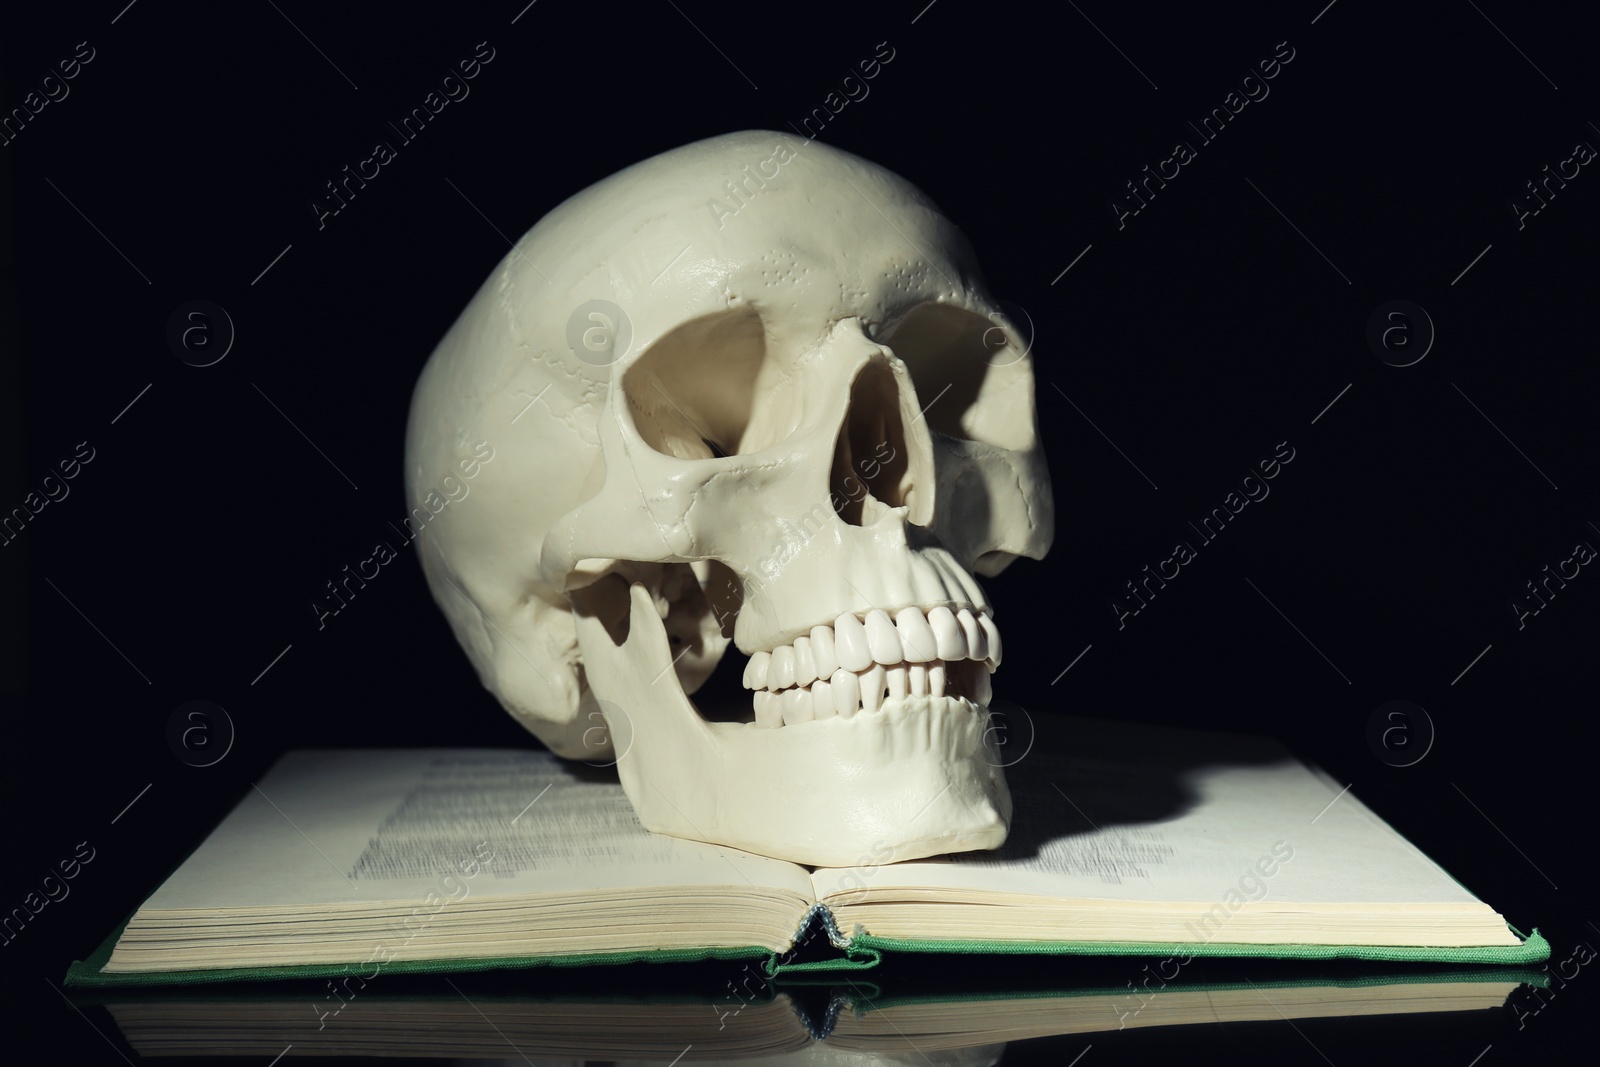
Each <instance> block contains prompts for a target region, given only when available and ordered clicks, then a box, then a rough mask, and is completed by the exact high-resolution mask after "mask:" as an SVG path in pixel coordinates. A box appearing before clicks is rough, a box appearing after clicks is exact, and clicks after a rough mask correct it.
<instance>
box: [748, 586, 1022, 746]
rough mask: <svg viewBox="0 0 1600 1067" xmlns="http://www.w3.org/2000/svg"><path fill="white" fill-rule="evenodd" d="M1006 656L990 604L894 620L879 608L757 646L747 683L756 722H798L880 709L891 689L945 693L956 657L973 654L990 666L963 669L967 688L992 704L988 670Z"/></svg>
mask: <svg viewBox="0 0 1600 1067" xmlns="http://www.w3.org/2000/svg"><path fill="white" fill-rule="evenodd" d="M1000 658H1001V649H1000V631H999V630H997V629H995V625H994V621H993V620H992V619H990V618H989V616H988V615H987V614H986V613H984V612H983V611H978V612H974V611H972V610H971V609H970V608H960V609H958V610H955V611H952V610H951V609H950V608H948V607H942V606H941V607H936V608H931V609H927V610H926V611H924V609H922V608H919V607H914V606H913V607H905V608H901V609H900V610H899V611H898V612H896V613H895V615H894V617H893V618H892V619H891V618H890V617H889V614H888V612H886V611H884V610H882V609H881V608H874V609H872V610H871V611H869V612H867V613H866V617H865V619H862V618H860V617H858V616H856V615H855V614H853V613H851V612H846V613H844V614H843V615H840V616H839V617H838V618H837V619H835V620H834V622H833V625H831V626H828V625H823V626H815V627H812V630H811V633H810V634H809V635H808V636H805V637H798V638H796V639H795V640H794V642H793V643H792V644H788V645H780V646H779V647H777V648H774V649H772V650H771V651H770V652H757V653H755V654H754V655H752V656H751V657H750V662H749V663H748V664H747V665H746V666H745V671H744V684H745V687H746V688H747V689H753V690H756V693H755V697H754V704H755V721H756V725H757V726H782V725H785V724H788V725H794V724H796V723H800V722H810V721H812V720H813V719H822V718H828V717H831V716H833V715H836V714H837V715H841V716H844V717H849V716H851V715H854V714H855V713H856V712H857V711H859V710H863V709H864V710H867V711H875V710H877V709H878V707H880V706H881V704H882V703H883V700H884V697H885V695H887V697H888V698H889V699H890V700H900V699H904V698H905V697H907V696H934V697H942V696H945V688H946V685H947V684H950V683H954V682H956V678H955V677H954V676H952V674H951V673H950V671H951V668H952V664H958V663H960V662H961V661H967V660H974V661H979V662H982V663H983V665H984V667H985V668H986V670H978V669H976V668H974V669H973V670H972V671H971V672H970V677H969V676H968V672H965V671H963V672H962V673H961V678H962V681H963V683H964V685H965V686H966V688H968V689H970V690H971V692H967V693H964V694H963V695H964V696H966V697H969V698H971V699H972V700H973V701H975V702H976V703H980V704H986V703H987V702H988V697H989V693H988V690H989V685H988V677H987V676H988V674H989V673H992V672H993V671H995V670H996V669H997V668H999V666H1000Z"/></svg>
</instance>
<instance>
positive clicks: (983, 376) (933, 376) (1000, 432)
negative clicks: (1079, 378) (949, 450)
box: [883, 304, 1037, 451]
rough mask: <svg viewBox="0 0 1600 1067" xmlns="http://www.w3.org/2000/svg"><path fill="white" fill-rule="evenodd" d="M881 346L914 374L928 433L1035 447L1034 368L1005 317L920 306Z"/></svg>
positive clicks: (892, 329)
mask: <svg viewBox="0 0 1600 1067" xmlns="http://www.w3.org/2000/svg"><path fill="white" fill-rule="evenodd" d="M883 343H884V345H885V346H886V347H887V348H888V349H889V350H890V351H892V352H893V353H894V354H895V355H896V356H898V357H900V359H901V360H902V361H903V362H904V363H905V365H906V368H907V369H908V370H909V371H910V372H911V382H912V385H913V386H915V388H916V390H917V399H918V401H919V402H920V403H921V404H922V405H923V409H924V412H923V417H924V418H925V419H926V420H927V423H928V426H929V428H930V429H932V430H935V431H937V432H939V433H942V434H944V435H945V436H946V437H953V438H956V439H958V440H964V441H976V442H978V443H980V444H986V445H994V446H995V447H997V448H1006V449H1011V450H1013V451H1024V450H1026V449H1029V448H1032V447H1033V446H1034V443H1035V441H1036V440H1037V427H1036V426H1035V422H1034V416H1033V365H1032V363H1031V361H1030V360H1029V358H1028V343H1027V340H1026V339H1025V338H1023V337H1021V336H1018V334H1017V332H1016V330H1015V329H1014V327H1013V326H1012V325H1011V324H1010V323H1008V322H1007V320H1006V318H1005V316H1003V315H1000V314H998V313H997V314H994V315H987V316H986V315H982V314H979V313H978V312H976V311H969V310H967V309H966V308H959V307H954V306H952V305H950V304H919V305H918V306H916V307H914V308H912V309H911V310H910V311H909V312H907V313H906V314H905V316H904V317H903V318H901V319H900V320H899V321H898V322H896V323H894V324H893V325H892V326H890V328H889V330H888V333H887V336H886V337H885V338H884V341H883Z"/></svg>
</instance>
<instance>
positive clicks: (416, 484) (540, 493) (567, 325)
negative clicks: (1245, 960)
mask: <svg viewBox="0 0 1600 1067" xmlns="http://www.w3.org/2000/svg"><path fill="white" fill-rule="evenodd" d="M1037 430H1038V427H1037V422H1036V418H1035V414H1034V405H1033V372H1032V365H1031V361H1030V358H1029V354H1028V351H1027V347H1026V342H1025V339H1024V338H1022V337H1020V336H1019V335H1018V332H1017V331H1016V330H1014V329H1013V328H1012V327H1011V325H1010V323H1009V322H1008V321H1007V320H1006V319H1005V318H1004V316H1003V315H1002V313H1001V312H1000V308H999V305H997V304H996V303H995V301H994V300H993V299H991V298H990V296H989V295H988V293H987V292H986V290H985V288H984V283H983V281H982V278H981V275H980V273H979V270H978V266H977V263H976V262H975V260H974V257H973V255H972V252H971V249H970V247H969V246H968V244H967V242H966V240H965V238H964V237H963V236H962V235H961V233H960V231H958V230H957V229H956V227H955V226H954V225H953V224H952V223H951V222H949V220H947V219H946V218H945V217H944V216H943V215H941V214H940V213H939V211H938V209H937V208H936V207H935V206H934V205H933V203H932V202H930V201H929V200H928V198H927V197H926V196H925V195H924V194H923V193H921V192H920V191H919V190H917V189H916V188H914V187H913V186H912V185H910V184H909V183H907V182H906V181H904V180H903V179H901V178H899V177H897V176H896V175H894V174H892V173H890V172H889V171H887V170H885V169H883V168H882V167H879V166H876V165H874V164H872V163H868V162H866V161H865V160H862V159H860V158H858V157H856V156H852V155H849V154H847V153H845V152H841V151H838V150H836V149H833V148H829V147H828V146H826V145H823V144H820V143H816V142H803V141H800V140H799V139H798V138H794V137H791V136H789V135H785V134H776V133H765V132H746V133H737V134H729V135H726V136H722V137H716V138H712V139H710V140H706V141H701V142H698V143H696V144H692V145H688V146H686V147H683V148H679V149H677V150H675V151H671V152H667V153H664V154H662V155H659V156H656V157H654V158H652V159H648V160H646V161H644V162H643V163H639V164H637V165H635V166H632V167H629V168H628V169H626V170H624V171H622V172H620V173H618V174H615V175H613V176H611V177H610V178H607V179H605V180H604V181H601V182H599V183H597V184H595V185H593V186H591V187H590V188H588V189H586V190H584V191H583V192H581V193H579V194H577V195H576V196H574V197H572V198H571V199H569V200H567V201H566V202H565V203H563V204H561V205H560V206H559V207H557V208H556V209H555V210H553V211H551V212H550V213H549V214H548V215H546V216H545V217H544V218H543V219H542V220H540V222H539V223H538V225H536V226H535V227H534V228H533V229H532V230H530V231H529V232H528V233H527V234H526V235H525V236H524V237H523V238H522V240H521V241H519V242H518V243H517V246H516V247H515V248H514V249H513V250H512V252H511V253H510V254H509V255H508V256H507V257H506V258H505V260H504V261H503V262H502V263H501V264H500V266H499V268H498V269H497V270H496V271H495V273H494V274H493V275H492V276H491V277H490V278H489V279H488V281H487V282H485V283H484V285H483V287H482V288H481V289H480V290H479V292H478V294H477V296H476V297H475V298H474V299H473V301H472V302H471V303H470V304H469V305H468V306H467V308H466V310H465V311H464V312H463V313H462V315H461V317H460V319H459V320H458V321H457V322H456V324H455V325H454V327H452V329H451V330H450V332H449V334H448V335H447V336H446V337H445V338H444V340H443V341H442V342H441V343H440V344H439V347H438V349H437V350H436V351H435V352H434V353H433V356H432V358H431V359H430V360H429V362H428V365H427V367H426V369H425V370H424V371H423V374H422V377H421V380H420V381H419V383H418V385H417V390H416V395H415V398H414V400H413V403H412V410H411V420H410V426H409V429H408V441H407V456H406V478H407V488H408V494H409V497H410V502H411V504H412V505H413V508H414V511H413V515H414V517H415V519H414V521H415V523H416V524H418V525H421V526H422V527H423V533H422V535H421V537H420V540H419V546H420V552H421V559H422V564H423V569H424V571H425V572H426V574H427V577H428V582H429V585H430V587H431V588H432V590H433V595H434V598H435V599H436V600H437V601H438V603H439V605H440V607H441V608H442V609H443V610H444V612H445V614H446V615H447V616H448V617H449V620H450V623H451V626H452V627H453V628H454V630H455V634H456V636H457V638H458V639H459V640H460V642H461V644H462V645H463V646H464V647H465V648H466V650H467V653H468V655H469V656H470V657H471V659H472V662H473V664H474V665H475V666H476V667H477V669H478V673H479V676H480V678H481V679H482V680H483V683H484V685H485V686H487V687H488V688H489V690H490V691H491V692H493V693H494V694H495V696H496V697H498V698H499V700H500V702H501V703H502V704H503V705H504V706H505V707H506V709H507V710H508V711H510V712H511V713H512V715H514V716H515V717H516V718H517V719H518V720H520V721H521V722H522V723H523V725H525V726H526V727H527V728H528V729H529V730H531V731H533V732H534V733H535V734H536V735H538V737H539V738H540V739H541V740H542V741H544V742H545V744H547V745H548V746H549V747H550V748H551V749H552V750H553V751H555V752H556V753H558V754H560V755H563V756H568V757H574V758H586V759H589V760H597V759H605V758H608V757H610V756H611V755H612V753H613V751H614V752H615V753H619V754H620V756H619V757H618V758H617V766H618V772H619V774H620V777H621V781H622V784H623V787H624V789H625V790H626V792H627V795H628V797H629V799H630V800H631V801H632V803H633V806H634V808H635V810H636V811H637V812H638V814H639V817H640V819H641V821H642V822H643V823H644V824H645V826H647V827H648V828H650V829H651V830H654V831H657V832H660V833H666V834H672V835H675V836H678V837H685V838H692V839H697V840H703V841H711V842H716V843H721V844H726V845H732V846H735V847H738V848H741V849H746V850H749V851H752V852H758V853H762V854H765V855H770V856H776V857H780V858H784V859H790V860H794V861H797V862H802V863H812V864H819V865H847V864H862V863H886V862H891V861H895V860H903V859H914V858H918V857H923V856H930V855H938V854H942V853H947V852H957V851H963V850H968V849H978V848H993V847H996V846H998V845H999V844H1000V843H1001V842H1003V841H1004V839H1005V835H1006V830H1007V826H1008V824H1009V821H1010V814H1011V810H1010V809H1011V802H1010V795H1009V793H1008V792H1007V790H1006V785H1005V779H1004V775H1003V773H1002V771H1001V769H1000V766H999V764H1000V762H1001V761H1000V759H999V757H998V755H997V752H996V748H995V745H994V744H993V742H992V739H991V736H990V735H991V731H990V730H989V712H988V706H987V705H988V700H989V680H988V673H989V672H990V671H992V670H993V669H994V668H995V667H997V666H998V665H999V662H1000V641H999V635H998V633H997V631H996V630H995V629H994V625H993V622H992V621H991V614H992V612H991V609H990V607H989V605H988V602H987V601H986V600H985V598H984V594H983V592H982V590H981V589H980V588H979V587H978V584H977V582H976V581H975V580H974V578H973V577H972V573H973V572H977V573H979V574H983V575H993V574H996V573H998V572H999V571H1000V570H1001V569H1002V568H1003V567H1005V566H1006V565H1007V564H1008V563H1010V562H1011V560H1012V559H1014V558H1015V557H1016V556H1018V555H1024V556H1031V557H1034V558H1038V557H1040V556H1042V555H1043V554H1044V552H1045V551H1046V550H1047V549H1048V548H1049V545H1050V540H1051V537H1052V533H1053V514H1052V512H1053V509H1052V504H1051V497H1050V485H1049V476H1048V474H1047V473H1046V469H1045V460H1044V454H1043V452H1042V450H1041V448H1040V446H1039V438H1038V432H1037ZM474 450H476V451H474ZM486 454H487V455H488V456H489V457H490V458H489V460H488V461H484V460H483V457H484V456H485V455H486ZM474 456H476V459H477V462H474V460H473V457H474ZM441 494H443V495H441ZM445 497H448V498H449V499H448V501H446V500H445V499H444V498H445ZM446 503H448V504H449V506H446ZM863 621H864V623H865V626H864V628H863V626H862V625H861V624H862V622H863ZM836 622H837V623H838V627H839V628H838V629H837V630H836V629H835V624H836ZM730 637H731V639H732V640H733V641H734V642H735V643H736V644H737V645H738V647H739V649H740V650H741V651H742V652H744V653H745V654H746V655H748V656H750V657H751V659H750V660H749V661H748V662H747V663H746V664H744V666H745V675H744V681H745V685H746V686H747V687H749V688H754V689H756V690H757V692H755V693H754V694H753V699H749V700H746V701H741V704H742V707H741V708H739V709H737V712H736V713H735V714H732V715H724V714H721V709H717V708H707V709H706V713H705V714H701V713H700V712H699V711H698V710H697V709H696V707H695V705H694V704H693V703H691V702H690V700H689V699H688V696H687V694H689V693H693V692H694V691H695V690H696V689H698V688H699V686H700V685H701V683H702V682H704V681H705V680H706V678H707V677H708V676H709V675H710V674H711V672H712V670H713V668H715V667H716V665H717V663H718V661H719V660H720V659H721V658H722V655H723V653H724V651H725V649H726V647H727V643H728V640H729V639H730ZM829 645H832V646H834V647H832V648H829V647H827V646H829ZM868 657H871V658H872V659H875V660H876V661H877V662H876V663H875V664H872V665H869V662H868ZM818 661H821V663H822V668H823V670H824V671H829V670H831V671H833V672H834V673H832V674H831V675H825V676H824V678H822V679H820V680H818V681H817V682H815V683H813V684H809V685H807V684H805V683H808V682H811V679H812V677H814V675H815V672H816V670H817V663H818ZM802 675H803V676H802ZM797 683H798V684H797Z"/></svg>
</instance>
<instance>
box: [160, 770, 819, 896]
mask: <svg viewBox="0 0 1600 1067" xmlns="http://www.w3.org/2000/svg"><path fill="white" fill-rule="evenodd" d="M447 880H448V881H447ZM469 881H470V891H471V895H472V897H473V898H474V899H478V898H482V897H494V896H502V895H522V894H546V893H567V894H574V893H586V892H595V891H608V890H629V889H646V888H651V887H696V886H731V887H735V888H739V889H748V890H749V891H750V892H751V894H752V895H753V896H755V895H762V896H768V897H770V896H771V890H772V889H783V890H787V891H790V892H792V893H795V894H798V895H799V896H800V897H802V898H803V899H806V900H809V899H810V893H811V885H810V880H809V878H808V876H807V874H806V871H805V869H804V868H803V867H799V866H797V865H795V864H792V863H786V862H783V861H781V860H773V859H767V858H765V857H760V856H752V855H750V854H748V853H745V852H740V851H738V850H736V849H731V848H724V847H719V846H715V845H708V844H703V843H701V842H695V841H683V840H679V839H678V838H673V837H664V836H661V835H657V834H652V833H649V832H647V831H646V830H645V829H644V828H643V827H642V826H641V825H640V823H639V820H638V818H637V816H635V814H634V812H633V807H632V805H631V804H629V802H628V799H627V797H626V796H624V795H623V792H622V786H621V785H620V784H618V782H617V781H616V777H615V771H612V770H609V769H607V770H595V769H592V768H589V767H586V766H584V765H583V764H580V763H570V762H567V761H564V760H559V759H557V758H556V757H554V756H552V755H550V754H549V753H547V752H524V751H515V750H505V751H500V750H486V749H458V750H402V749H373V750H347V751H308V752H291V753H289V754H288V755H286V756H285V757H284V758H283V759H282V760H280V761H279V762H278V764H277V765H276V766H275V767H273V769H272V770H271V771H270V772H269V773H268V774H267V775H266V777H265V778H264V779H263V780H262V781H261V782H260V783H258V784H257V786H256V787H254V788H252V789H251V791H250V793H249V794H247V795H246V796H245V798H244V799H243V800H242V801H241V802H240V803H239V806H238V807H237V808H235V809H234V811H233V812H232V813H231V814H230V815H229V816H228V817H227V818H226V819H225V820H223V822H222V824H221V825H220V826H219V827H218V828H217V829H216V830H215V831H213V832H212V834H211V836H210V837H208V838H207V839H206V841H205V842H204V843H203V844H202V845H201V846H200V848H199V849H197V850H196V851H195V853H194V855H192V856H191V857H189V859H188V860H186V861H185V862H184V864H183V866H182V867H180V868H179V869H178V871H177V872H176V873H175V874H173V876H172V877H171V878H169V879H168V880H167V882H166V883H165V884H164V885H162V886H161V888H160V889H158V890H157V891H156V892H155V894H154V895H153V896H152V897H151V898H150V899H149V900H148V901H147V902H146V903H145V905H144V907H143V908H142V909H141V912H148V911H151V910H174V909H205V910H210V909H235V908H257V907H271V906H286V905H295V906H306V905H312V906H321V907H332V908H337V907H339V906H341V905H352V906H362V905H367V904H371V903H373V902H377V901H394V900H407V901H414V900H416V899H417V898H419V897H423V896H425V895H426V894H429V893H433V894H436V895H438V896H441V897H446V898H451V899H454V898H455V896H456V894H457V892H459V891H460V890H458V889H456V888H454V887H457V886H464V885H465V884H466V883H468V882H469Z"/></svg>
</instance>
